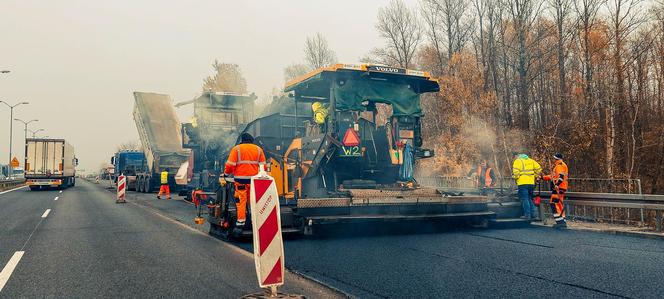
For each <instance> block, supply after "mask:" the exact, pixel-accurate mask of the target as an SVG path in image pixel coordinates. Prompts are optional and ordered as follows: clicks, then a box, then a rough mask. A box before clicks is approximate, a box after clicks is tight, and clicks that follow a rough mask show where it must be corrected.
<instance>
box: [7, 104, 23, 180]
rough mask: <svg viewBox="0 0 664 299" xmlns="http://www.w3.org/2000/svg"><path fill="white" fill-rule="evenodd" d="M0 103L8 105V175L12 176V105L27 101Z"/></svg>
mask: <svg viewBox="0 0 664 299" xmlns="http://www.w3.org/2000/svg"><path fill="white" fill-rule="evenodd" d="M0 103H3V104H5V105H7V107H9V172H10V173H8V177H12V176H13V172H14V167H12V133H13V132H14V122H13V121H12V119H14V107H16V106H19V105H24V104H25V105H27V104H28V102H20V103H17V104H14V105H9V104H8V103H7V102H5V101H0Z"/></svg>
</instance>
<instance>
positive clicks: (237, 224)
mask: <svg viewBox="0 0 664 299" xmlns="http://www.w3.org/2000/svg"><path fill="white" fill-rule="evenodd" d="M244 224H245V221H239V220H238V221H236V222H235V227H234V228H233V235H234V236H235V237H238V236H240V235H241V234H242V230H243V229H244Z"/></svg>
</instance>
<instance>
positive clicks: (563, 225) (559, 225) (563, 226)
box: [553, 220, 567, 229]
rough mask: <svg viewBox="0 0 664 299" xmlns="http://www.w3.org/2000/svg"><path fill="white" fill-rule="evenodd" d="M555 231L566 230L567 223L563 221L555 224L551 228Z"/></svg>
mask: <svg viewBox="0 0 664 299" xmlns="http://www.w3.org/2000/svg"><path fill="white" fill-rule="evenodd" d="M553 228H555V229H566V228H567V222H565V220H563V221H561V222H556V224H555V225H554V226H553Z"/></svg>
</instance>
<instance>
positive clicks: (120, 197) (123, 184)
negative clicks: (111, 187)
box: [115, 174, 127, 202]
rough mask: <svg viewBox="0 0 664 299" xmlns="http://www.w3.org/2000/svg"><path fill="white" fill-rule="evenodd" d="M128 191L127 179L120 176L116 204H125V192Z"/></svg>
mask: <svg viewBox="0 0 664 299" xmlns="http://www.w3.org/2000/svg"><path fill="white" fill-rule="evenodd" d="M126 189H127V177H125V176H124V174H120V176H119V177H118V194H117V198H116V200H115V202H125V190H126Z"/></svg>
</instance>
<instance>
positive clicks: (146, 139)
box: [133, 92, 191, 193]
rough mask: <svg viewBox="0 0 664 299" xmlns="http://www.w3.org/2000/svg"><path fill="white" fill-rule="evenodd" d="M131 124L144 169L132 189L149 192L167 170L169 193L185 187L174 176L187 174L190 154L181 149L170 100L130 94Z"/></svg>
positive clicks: (176, 118)
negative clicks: (143, 156) (139, 144)
mask: <svg viewBox="0 0 664 299" xmlns="http://www.w3.org/2000/svg"><path fill="white" fill-rule="evenodd" d="M134 99H135V102H134V113H133V114H134V121H135V122H136V128H137V130H138V136H139V137H140V140H141V144H142V146H143V154H144V155H145V162H146V167H145V168H144V169H143V171H142V172H138V173H137V174H136V190H137V191H139V192H145V193H147V192H152V191H154V190H156V188H157V187H158V186H159V185H160V175H159V174H160V173H161V172H162V171H163V170H165V169H169V177H168V181H169V185H170V188H171V192H177V191H179V190H180V189H181V188H183V187H184V186H186V184H187V178H184V182H182V180H180V179H178V180H176V174H177V173H180V174H182V173H183V172H184V174H185V175H186V174H187V172H188V171H190V169H189V168H190V166H189V165H190V163H189V160H190V158H191V151H190V150H188V149H184V148H183V147H182V135H181V133H180V122H179V120H178V117H177V114H176V113H175V108H174V107H173V100H171V97H170V96H168V95H165V94H158V93H150V92H134Z"/></svg>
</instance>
